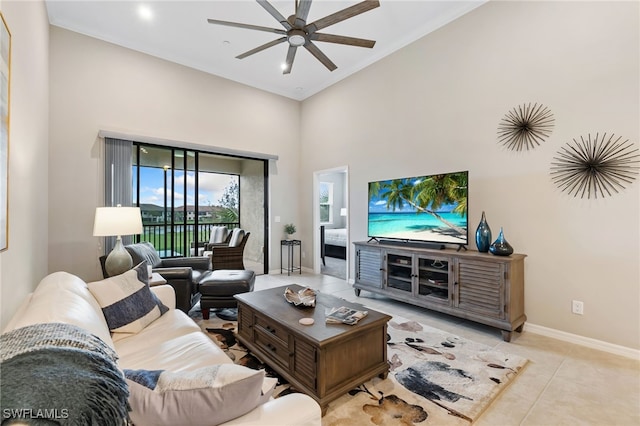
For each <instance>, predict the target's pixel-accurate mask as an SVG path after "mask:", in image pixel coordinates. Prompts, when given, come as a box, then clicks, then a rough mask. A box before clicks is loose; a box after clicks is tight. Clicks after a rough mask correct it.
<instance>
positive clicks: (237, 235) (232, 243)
mask: <svg viewBox="0 0 640 426" xmlns="http://www.w3.org/2000/svg"><path fill="white" fill-rule="evenodd" d="M243 238H244V229H240V228H234V230H233V234H231V240H229V247H238V246H239V245H240V243H241V242H242V239H243Z"/></svg>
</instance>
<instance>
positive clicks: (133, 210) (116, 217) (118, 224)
mask: <svg viewBox="0 0 640 426" xmlns="http://www.w3.org/2000/svg"><path fill="white" fill-rule="evenodd" d="M140 233H142V215H141V214H140V207H122V206H120V204H118V206H117V207H97V208H96V216H95V220H94V222H93V236H94V237H114V236H115V237H117V238H116V245H115V247H114V248H113V250H112V251H111V253H109V256H107V260H106V261H105V269H106V271H107V272H108V273H109V276H114V275H119V274H121V273H123V272H125V271H128V270H129V269H131V267H132V266H133V259H132V258H131V255H130V254H129V253H128V252H127V250H125V248H124V245H123V244H122V235H133V234H140Z"/></svg>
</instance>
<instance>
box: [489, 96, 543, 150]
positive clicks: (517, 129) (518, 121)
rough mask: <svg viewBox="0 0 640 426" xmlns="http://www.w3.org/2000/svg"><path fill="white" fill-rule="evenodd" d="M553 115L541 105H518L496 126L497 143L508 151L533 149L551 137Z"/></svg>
mask: <svg viewBox="0 0 640 426" xmlns="http://www.w3.org/2000/svg"><path fill="white" fill-rule="evenodd" d="M553 121H554V120H553V114H552V113H551V111H549V110H548V109H547V107H545V106H543V105H542V104H540V105H538V104H537V103H535V104H533V106H531V103H529V104H528V105H527V104H525V105H518V106H517V107H516V108H514V109H513V110H511V111H509V112H508V113H507V114H506V115H505V116H504V118H503V119H502V120H500V124H499V125H498V142H500V143H501V144H502V145H504V146H506V147H507V148H508V149H510V150H515V151H522V149H523V148H526V149H527V151H528V150H529V149H533V148H535V147H536V146H538V145H540V142H544V140H545V139H546V138H548V137H549V135H551V130H552V129H553Z"/></svg>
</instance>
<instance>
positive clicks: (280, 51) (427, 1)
mask: <svg viewBox="0 0 640 426" xmlns="http://www.w3.org/2000/svg"><path fill="white" fill-rule="evenodd" d="M485 1H486V0H471V1H458V0H444V1H432V0H380V7H378V8H376V9H373V10H370V11H368V12H365V13H363V14H360V15H358V16H355V17H352V18H350V19H347V20H345V21H342V22H339V23H337V24H335V25H332V26H329V27H327V28H325V29H323V30H322V31H320V32H322V33H327V34H336V35H346V36H351V37H358V38H365V39H371V40H376V45H375V46H374V47H373V48H372V49H367V48H362V47H353V46H344V45H338V44H333V43H322V42H314V43H315V44H316V45H317V46H318V47H319V48H320V50H322V52H323V53H325V54H326V55H327V56H328V57H329V59H331V60H332V61H333V62H334V63H335V64H336V65H337V66H338V69H336V70H335V71H333V72H331V71H329V70H328V69H327V68H325V67H324V65H322V64H321V63H320V62H319V61H318V60H317V59H316V58H314V57H313V56H312V55H311V54H310V53H309V52H307V51H306V49H304V48H300V49H298V52H297V54H296V57H295V60H294V63H293V67H292V70H291V74H288V75H283V74H282V69H281V68H280V67H281V65H282V63H283V62H284V60H285V57H286V55H287V48H288V44H287V43H281V44H279V45H277V46H274V47H271V48H268V49H266V50H263V51H261V52H259V53H256V54H254V55H251V56H249V57H247V58H245V59H236V58H235V56H237V55H239V54H241V53H244V52H246V51H248V50H250V49H253V48H255V47H258V46H260V45H262V44H264V43H267V42H269V41H272V40H275V39H277V38H279V37H281V36H280V35H278V34H271V33H268V32H263V31H255V30H250V29H243V28H235V27H228V26H220V25H212V24H209V23H208V22H207V18H211V19H218V20H223V21H232V22H239V23H243V24H251V25H258V26H264V27H270V28H277V29H282V28H283V27H282V26H281V24H280V23H279V22H277V21H276V20H275V18H273V17H272V16H271V15H270V14H269V13H267V11H266V10H265V9H264V8H263V7H261V6H260V5H259V4H258V3H256V2H255V1H252V0H231V1H229V0H206V1H205V0H201V1H170V0H147V1H135V0H126V1H114V0H111V1H96V0H84V1H78V0H71V1H68V0H47V1H46V5H47V11H48V14H49V22H50V23H51V24H52V25H55V26H59V27H62V28H66V29H68V30H71V31H75V32H78V33H82V34H85V35H88V36H91V37H95V38H98V39H101V40H105V41H108V42H111V43H114V44H117V45H121V46H124V47H127V48H130V49H133V50H137V51H140V52H144V53H147V54H149V55H153V56H156V57H159V58H163V59H166V60H168V61H171V62H175V63H178V64H182V65H185V66H188V67H191V68H195V69H197V70H200V71H204V72H207V73H210V74H214V75H217V76H220V77H224V78H227V79H230V80H234V81H237V82H239V83H243V84H246V85H249V86H252V87H256V88H258V89H262V90H266V91H268V92H272V93H276V94H279V95H282V96H286V97H289V98H292V99H296V100H303V99H305V98H307V97H309V96H311V95H313V94H315V93H317V92H319V91H321V90H323V89H325V88H327V87H329V86H331V85H332V84H334V83H336V82H338V81H340V80H342V79H344V78H345V77H347V76H349V75H351V74H353V73H355V72H357V71H359V70H361V69H363V68H364V67H366V66H368V65H370V64H372V63H374V62H376V61H377V60H379V59H382V58H383V57H385V56H387V55H389V54H391V53H393V52H394V51H396V50H398V49H400V48H402V47H404V46H406V45H407V44H409V43H411V42H413V41H415V40H417V39H419V38H421V37H423V36H425V35H427V34H428V33H430V32H432V31H434V30H436V29H438V28H439V27H441V26H443V25H446V24H447V23H449V22H451V21H453V20H454V19H456V18H458V17H460V16H462V15H464V14H465V13H467V12H469V11H471V10H473V9H475V8H476V7H478V6H480V5H482V4H483V3H484V2H485ZM358 2H359V0H352V1H344V0H339V1H338V0H316V1H314V2H313V4H312V5H311V10H310V12H309V16H308V18H307V23H311V22H313V21H315V20H317V19H319V18H323V17H325V16H327V15H330V14H332V13H334V12H337V11H340V10H342V9H344V8H347V7H349V6H352V5H354V4H356V3H358ZM270 3H271V4H272V5H273V6H274V7H275V8H276V9H277V10H278V11H279V12H280V13H281V14H282V15H283V16H284V17H288V16H289V15H293V14H294V13H295V0H273V1H271V2H270ZM141 5H144V6H146V7H148V8H149V10H150V12H151V15H152V17H151V19H149V20H144V19H142V18H141V17H140V15H139V12H138V9H139V7H140V6H141ZM469 36H470V37H473V35H472V34H469Z"/></svg>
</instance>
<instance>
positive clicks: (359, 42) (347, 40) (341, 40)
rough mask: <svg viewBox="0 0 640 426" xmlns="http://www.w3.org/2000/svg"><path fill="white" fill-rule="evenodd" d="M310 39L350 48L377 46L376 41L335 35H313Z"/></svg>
mask: <svg viewBox="0 0 640 426" xmlns="http://www.w3.org/2000/svg"><path fill="white" fill-rule="evenodd" d="M309 39H311V40H316V41H324V42H326V43H337V44H348V45H349V46H358V47H368V48H372V47H373V46H375V44H376V41H375V40H367V39H364V38H356V37H347V36H340V35H334V34H322V33H313V34H311V35H310V36H309Z"/></svg>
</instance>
